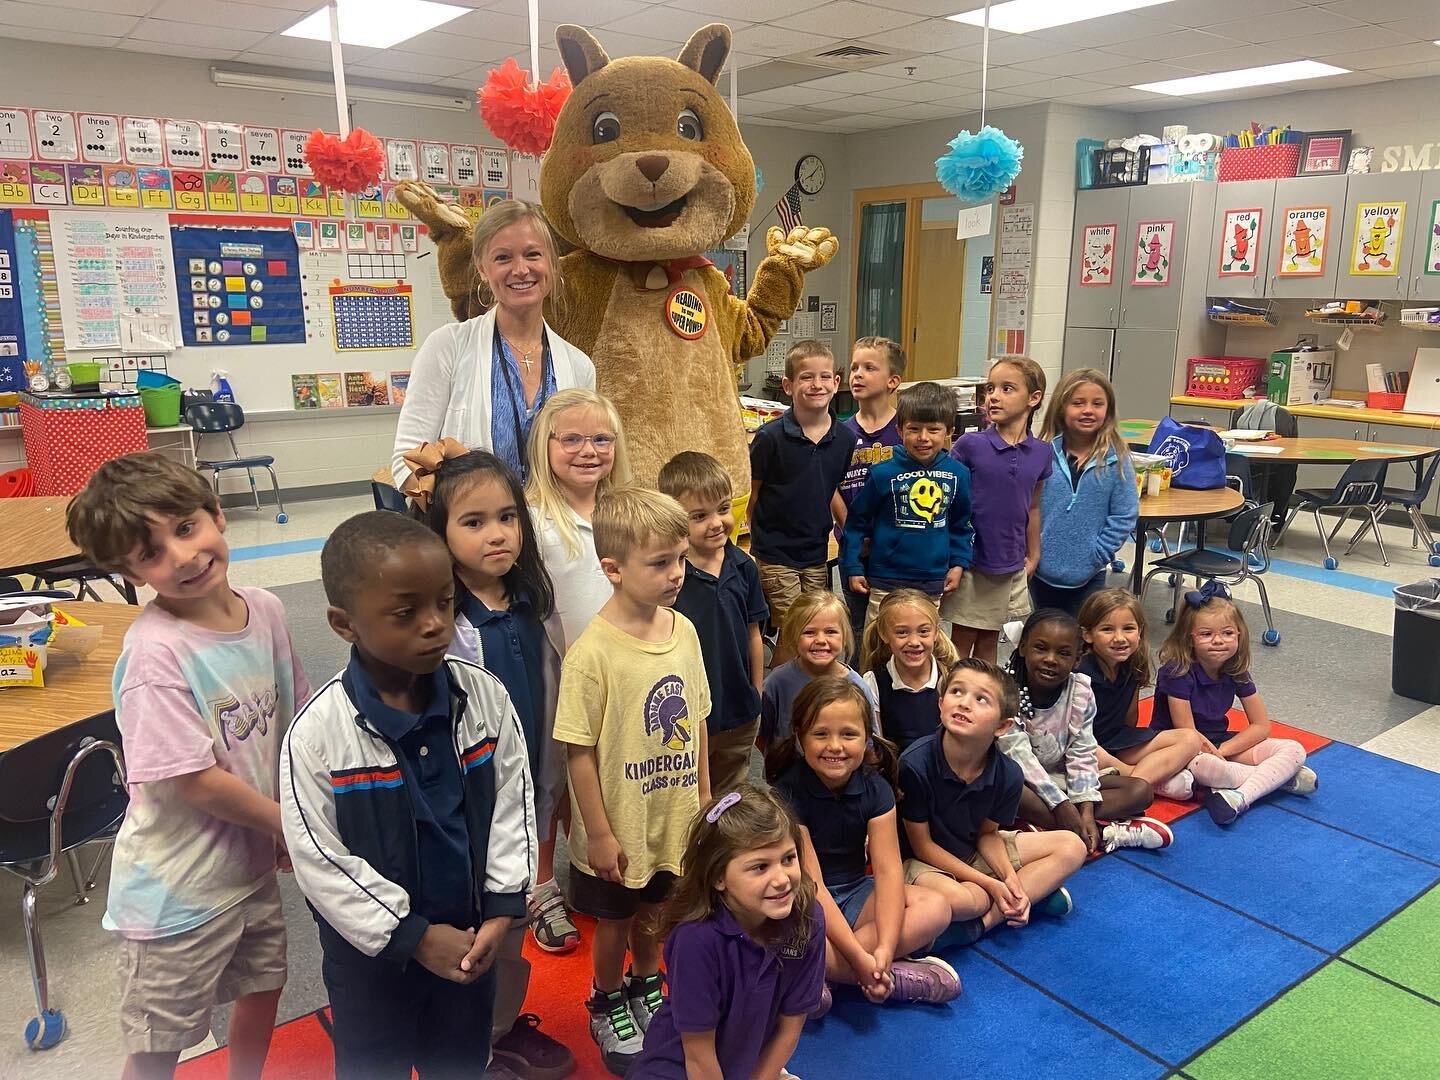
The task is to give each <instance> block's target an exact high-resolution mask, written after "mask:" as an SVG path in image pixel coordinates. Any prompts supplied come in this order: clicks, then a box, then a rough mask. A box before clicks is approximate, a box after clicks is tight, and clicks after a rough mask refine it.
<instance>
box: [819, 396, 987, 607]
mask: <svg viewBox="0 0 1440 1080" xmlns="http://www.w3.org/2000/svg"><path fill="white" fill-rule="evenodd" d="M896 419H897V420H898V422H899V425H900V449H899V450H896V451H895V454H894V456H893V457H892V458H891V459H890V460H889V461H887V462H884V463H883V464H880V465H876V466H875V467H874V468H872V469H871V470H870V475H869V476H868V477H866V478H865V486H864V488H862V489H861V491H860V494H859V495H858V496H856V498H855V501H854V502H853V503H851V504H850V515H849V517H848V518H846V520H845V539H844V543H843V545H842V550H841V573H842V574H843V575H844V576H845V578H846V579H847V580H848V582H849V585H850V588H851V589H853V590H855V591H856V592H860V593H865V594H866V595H868V596H869V597H870V602H869V605H868V607H867V608H866V612H865V621H866V622H867V623H868V622H869V621H870V620H871V619H873V618H875V613H876V612H877V611H879V609H880V601H881V600H883V599H885V594H886V593H887V592H889V591H890V590H891V589H903V588H907V587H908V588H912V589H919V590H920V591H921V592H923V593H925V594H926V595H927V596H929V597H930V598H931V599H933V600H934V601H935V602H936V603H937V604H938V603H939V602H940V598H941V596H942V595H948V594H949V593H952V592H954V591H955V590H956V588H958V587H959V585H960V577H961V575H962V574H963V573H964V570H965V568H966V567H967V566H969V565H970V556H971V545H972V541H973V537H974V529H973V528H972V527H971V524H970V470H969V469H967V468H966V467H965V466H964V465H961V464H960V463H959V462H957V461H955V460H954V459H953V458H951V457H950V456H949V455H948V454H946V453H945V451H946V450H947V449H948V448H949V446H950V436H951V433H952V432H953V431H954V430H955V393H954V391H952V390H950V389H948V388H946V387H943V386H940V385H939V384H938V383H929V382H925V383H916V384H915V385H914V386H912V387H910V388H909V389H907V390H905V391H902V392H901V394H900V397H899V403H898V406H897V408H896ZM867 545H868V557H867V559H868V561H862V559H861V553H862V551H865V550H866V549H867Z"/></svg>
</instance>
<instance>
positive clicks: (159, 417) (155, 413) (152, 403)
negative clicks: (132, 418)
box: [140, 382, 180, 427]
mask: <svg viewBox="0 0 1440 1080" xmlns="http://www.w3.org/2000/svg"><path fill="white" fill-rule="evenodd" d="M140 404H141V406H143V407H144V409H145V423H147V424H149V425H150V426H151V427H176V426H177V425H179V423H180V384H179V383H178V382H177V383H175V384H174V385H173V386H142V387H141V388H140Z"/></svg>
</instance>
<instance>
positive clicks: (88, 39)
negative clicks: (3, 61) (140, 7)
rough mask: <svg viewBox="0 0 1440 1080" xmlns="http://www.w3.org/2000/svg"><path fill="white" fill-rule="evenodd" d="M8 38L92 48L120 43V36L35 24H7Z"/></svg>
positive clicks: (112, 46) (102, 47)
mask: <svg viewBox="0 0 1440 1080" xmlns="http://www.w3.org/2000/svg"><path fill="white" fill-rule="evenodd" d="M5 36H6V37H7V38H16V39H18V40H20V41H44V42H48V43H50V44H52V45H82V46H85V47H86V48H92V49H110V48H114V47H115V46H116V45H118V44H119V43H120V39H119V38H118V37H104V36H102V35H100V34H74V33H71V32H70V31H68V30H49V29H41V28H39V27H34V26H7V27H5Z"/></svg>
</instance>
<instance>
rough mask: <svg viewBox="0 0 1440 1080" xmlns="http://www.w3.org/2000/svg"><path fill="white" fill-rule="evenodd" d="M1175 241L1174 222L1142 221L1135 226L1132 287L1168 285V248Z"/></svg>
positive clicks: (1169, 274) (1169, 275)
mask: <svg viewBox="0 0 1440 1080" xmlns="http://www.w3.org/2000/svg"><path fill="white" fill-rule="evenodd" d="M1174 241H1175V222H1173V221H1142V222H1140V224H1139V225H1137V226H1135V243H1134V245H1133V250H1134V255H1135V272H1134V274H1132V275H1131V278H1130V283H1131V284H1132V285H1169V284H1170V277H1171V273H1170V247H1171V244H1173V243H1174Z"/></svg>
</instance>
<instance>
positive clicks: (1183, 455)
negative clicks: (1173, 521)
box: [1149, 416, 1225, 491]
mask: <svg viewBox="0 0 1440 1080" xmlns="http://www.w3.org/2000/svg"><path fill="white" fill-rule="evenodd" d="M1149 450H1150V453H1152V454H1158V455H1159V456H1160V457H1163V458H1164V459H1165V460H1166V461H1168V462H1169V463H1170V473H1171V475H1170V483H1171V484H1172V485H1174V486H1175V487H1177V488H1190V489H1191V490H1193V491H1208V490H1209V489H1211V488H1221V487H1224V486H1225V444H1224V443H1223V442H1221V441H1220V436H1219V435H1217V434H1216V433H1215V432H1213V431H1211V430H1210V429H1209V428H1203V427H1189V426H1187V425H1185V424H1182V423H1180V422H1179V421H1178V420H1175V419H1174V418H1172V417H1169V416H1166V417H1162V418H1161V420H1160V423H1159V424H1157V425H1156V427H1155V434H1154V435H1153V436H1151V438H1150V447H1149Z"/></svg>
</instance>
